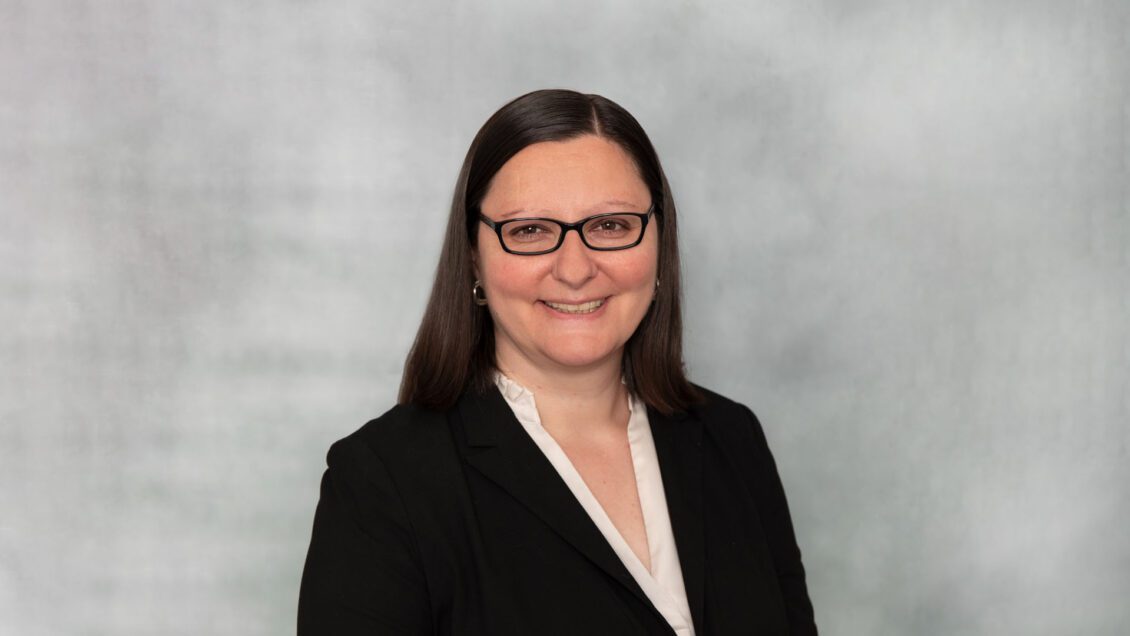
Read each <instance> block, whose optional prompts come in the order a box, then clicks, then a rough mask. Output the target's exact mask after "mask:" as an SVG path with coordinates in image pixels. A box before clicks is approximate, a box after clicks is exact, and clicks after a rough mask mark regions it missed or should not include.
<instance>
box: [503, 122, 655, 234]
mask: <svg viewBox="0 0 1130 636" xmlns="http://www.w3.org/2000/svg"><path fill="white" fill-rule="evenodd" d="M610 201H617V202H620V203H623V204H627V205H629V206H630V207H638V208H640V209H641V210H642V209H646V208H647V206H648V205H650V203H651V197H650V194H649V192H648V188H647V185H646V184H645V183H644V181H643V179H642V178H641V177H640V173H639V169H638V168H637V167H636V163H635V161H633V160H632V158H631V156H630V155H629V154H628V153H627V152H626V151H625V150H624V149H623V148H621V147H620V146H619V145H618V144H616V143H615V142H613V141H609V140H608V139H604V138H601V137H596V136H593V135H586V136H583V137H578V138H576V139H569V140H566V141H547V142H541V143H536V144H532V145H530V146H527V147H525V148H523V149H522V150H521V151H520V152H518V153H517V154H516V155H514V156H513V157H511V158H510V160H509V161H507V162H506V163H505V164H504V165H503V166H502V169H500V170H499V171H498V173H497V174H495V176H494V178H493V179H492V180H491V185H490V188H489V189H488V191H487V195H486V197H484V199H483V203H482V210H483V212H484V213H487V214H492V215H494V216H496V217H501V216H503V215H506V216H511V215H513V214H517V213H538V212H546V211H554V212H562V213H576V214H583V213H593V212H600V211H604V210H603V209H601V208H603V207H605V206H607V205H608V202H610Z"/></svg>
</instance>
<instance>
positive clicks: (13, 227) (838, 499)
mask: <svg viewBox="0 0 1130 636" xmlns="http://www.w3.org/2000/svg"><path fill="white" fill-rule="evenodd" d="M1128 34H1130V5H1128V4H1126V3H1124V2H1116V1H1110V2H1020V1H1003V2H991V3H989V2H982V3H976V2H926V1H924V0H923V1H893V0H892V1H890V2H869V1H853V2H834V1H831V0H829V1H826V2H821V1H805V2H766V1H744V2H671V1H663V2H655V1H643V0H638V1H624V2H614V3H611V2H593V1H581V2H573V3H568V4H565V3H543V2H528V1H522V0H512V1H506V2H475V3H471V2H434V1H427V2H413V3H404V2H396V3H394V2H385V3H372V2H362V1H359V0H357V1H342V2H283V1H277V2H261V1H256V2H249V1H234V2H172V1H168V2H161V1H153V2H142V1H133V2H127V1H124V0H100V1H98V2H94V1H88V2H81V1H70V2H66V1H62V0H25V1H20V0H0V285H2V287H0V325H2V329H0V359H2V363H0V418H2V421H0V632H3V633H5V634H20V635H24V636H37V635H56V634H114V635H133V634H138V635H140V634H157V633H160V634H240V635H256V634H283V633H293V629H294V614H295V606H296V599H297V590H298V581H299V576H300V573H301V567H302V561H303V559H304V557H305V550H306V547H307V542H308V541H309V534H310V524H311V520H312V516H313V512H314V506H315V503H316V501H317V496H318V483H319V479H320V477H321V473H322V470H323V469H324V458H325V451H326V449H327V448H328V446H329V444H330V443H331V442H333V441H334V440H336V439H338V438H340V437H342V436H344V435H346V434H348V433H350V432H351V431H353V430H354V429H356V428H357V427H359V426H360V425H361V424H362V423H364V422H365V421H366V420H368V419H369V418H371V417H375V416H376V415H379V414H380V413H382V412H384V411H385V410H386V409H387V408H389V407H390V406H391V405H392V404H393V401H394V399H395V392H396V388H397V385H398V382H399V378H400V372H401V365H402V363H403V360H404V356H405V354H406V352H407V350H408V347H409V345H410V343H411V340H412V338H413V335H414V332H415V328H416V325H417V322H418V320H419V318H420V316H421V314H422V312H423V306H424V302H425V298H426V295H427V292H428V289H429V285H430V282H431V278H432V275H433V272H434V267H435V263H436V261H437V257H438V252H439V245H440V240H441V235H442V230H443V226H444V221H445V217H446V215H447V211H448V206H449V203H450V196H451V193H452V190H453V186H454V183H455V178H456V173H457V171H458V169H459V165H460V163H461V161H462V159H463V154H464V152H465V151H466V148H467V146H468V144H469V143H470V141H471V137H472V136H473V134H474V132H475V131H476V130H477V128H478V126H479V125H480V124H481V123H482V122H483V121H484V120H485V118H486V117H487V116H488V115H490V113H492V112H493V111H494V110H495V109H496V108H498V107H499V106H501V105H502V104H503V103H504V102H506V101H508V100H509V99H511V98H513V97H515V96H517V95H519V94H522V93H525V92H527V91H529V90H533V89H536V88H546V87H567V88H575V89H579V90H582V91H585V92H597V93H601V94H603V95H605V96H607V97H609V98H611V99H613V100H615V101H618V102H619V103H621V104H622V105H623V106H625V107H626V108H627V109H628V110H630V111H631V112H632V113H634V114H635V115H636V116H637V117H638V118H639V119H640V121H641V123H642V124H643V126H644V127H645V129H647V131H648V132H649V134H650V135H651V136H652V139H653V141H654V143H655V144H656V146H657V149H658V151H659V154H660V157H661V158H662V160H663V161H664V164H665V167H666V170H667V172H668V175H669V177H670V180H671V183H672V187H673V189H674V193H675V197H676V202H677V204H678V206H679V213H680V223H681V231H682V236H683V241H684V242H683V257H684V262H685V281H684V282H685V290H686V293H685V296H686V298H685V301H686V324H687V330H686V345H687V355H688V364H689V368H690V373H691V377H692V379H694V380H695V381H697V382H699V383H701V384H704V385H706V386H708V387H711V388H713V389H715V390H717V391H719V392H722V393H724V394H726V395H729V396H730V397H733V398H735V399H738V400H740V401H743V402H745V403H746V404H748V405H749V406H750V407H751V408H753V409H754V411H755V412H757V414H758V415H759V416H760V418H761V420H762V422H763V423H764V425H765V427H766V432H767V434H768V437H769V441H770V444H771V446H772V448H773V450H774V452H775V454H776V457H777V461H778V464H779V466H780V470H781V474H782V478H783V480H784V482H785V486H786V489H787V493H788V496H789V499H790V503H791V507H792V511H793V518H794V522H795V524H796V528H797V532H798V537H799V541H800V544H801V547H802V550H803V552H804V559H805V564H806V566H807V568H808V573H809V579H808V580H809V589H810V592H811V595H812V599H813V602H814V604H815V607H816V613H817V620H818V623H819V624H820V626H821V628H822V631H823V632H824V633H827V634H847V635H856V634H858V635H873V634H1124V633H1126V632H1125V630H1126V629H1127V626H1128V625H1130V603H1127V600H1126V599H1127V598H1128V597H1130V533H1128V532H1127V530H1126V529H1127V528H1128V527H1130V461H1128V451H1127V442H1128V438H1130V424H1128V421H1130V399H1128V397H1127V395H1128V387H1130V338H1128V335H1127V320H1128V315H1130V283H1128V282H1127V281H1128V280H1130V206H1128V197H1127V193H1128V183H1130V168H1128V165H1130V163H1128V162H1130V132H1128V126H1130V108H1128V100H1130V90H1128V84H1130V63H1128V60H1130V35H1128ZM468 293H469V292H468ZM468 301H470V297H469V296H468Z"/></svg>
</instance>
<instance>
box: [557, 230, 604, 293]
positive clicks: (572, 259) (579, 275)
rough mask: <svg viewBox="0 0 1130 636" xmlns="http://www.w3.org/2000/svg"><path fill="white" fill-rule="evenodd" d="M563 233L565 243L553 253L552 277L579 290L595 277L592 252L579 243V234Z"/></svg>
mask: <svg viewBox="0 0 1130 636" xmlns="http://www.w3.org/2000/svg"><path fill="white" fill-rule="evenodd" d="M572 234H573V233H572V232H566V233H565V242H564V243H562V244H561V247H559V248H557V251H556V252H554V253H553V255H554V256H555V257H556V259H555V260H554V262H553V276H554V278H556V279H557V280H560V281H561V282H563V283H565V284H566V285H568V286H570V287H573V288H579V287H581V286H582V285H584V284H585V283H587V282H588V281H590V280H592V278H593V277H594V276H596V262H595V261H593V259H592V256H593V254H592V251H591V250H589V248H587V247H585V244H584V243H582V242H581V236H580V234H577V235H576V236H573V235H572Z"/></svg>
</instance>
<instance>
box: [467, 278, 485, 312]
mask: <svg viewBox="0 0 1130 636" xmlns="http://www.w3.org/2000/svg"><path fill="white" fill-rule="evenodd" d="M471 298H472V299H473V300H474V301H475V304H476V305H478V306H479V307H485V306H486V304H487V293H486V291H485V290H484V289H483V284H482V283H480V282H479V281H475V285H474V286H473V287H471Z"/></svg>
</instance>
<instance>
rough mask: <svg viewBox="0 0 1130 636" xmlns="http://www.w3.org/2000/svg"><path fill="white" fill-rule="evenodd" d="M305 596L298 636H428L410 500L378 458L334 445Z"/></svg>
mask: <svg viewBox="0 0 1130 636" xmlns="http://www.w3.org/2000/svg"><path fill="white" fill-rule="evenodd" d="M326 463H327V465H328V468H327V469H326V472H325V474H324V475H323V476H322V485H321V496H320V498H319V501H318V507H317V510H316V511H315V513H314V527H313V532H312V534H311V539H310V549H309V551H308V552H307V555H306V565H305V568H304V569H303V572H302V582H301V585H300V589H299V594H298V636H321V635H323V634H341V635H343V636H348V635H351V634H427V633H430V632H431V618H430V608H429V604H428V596H427V587H426V583H425V580H424V575H423V571H422V569H421V568H420V565H419V559H418V550H417V546H416V544H415V540H414V538H413V532H412V529H411V526H410V523H409V520H408V516H407V513H406V511H405V508H404V503H403V501H402V500H401V498H400V494H399V493H398V492H397V490H396V488H395V485H394V484H393V480H392V478H391V476H390V475H389V473H388V471H387V470H386V468H385V467H384V465H383V464H382V463H381V461H380V459H379V458H378V457H377V455H376V454H375V453H374V452H372V451H371V449H369V448H368V447H367V446H366V445H365V444H364V443H363V442H361V441H360V440H358V439H355V438H345V439H343V440H341V441H339V442H337V443H335V444H334V445H333V446H331V447H330V450H329V453H328V455H327V456H326Z"/></svg>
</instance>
